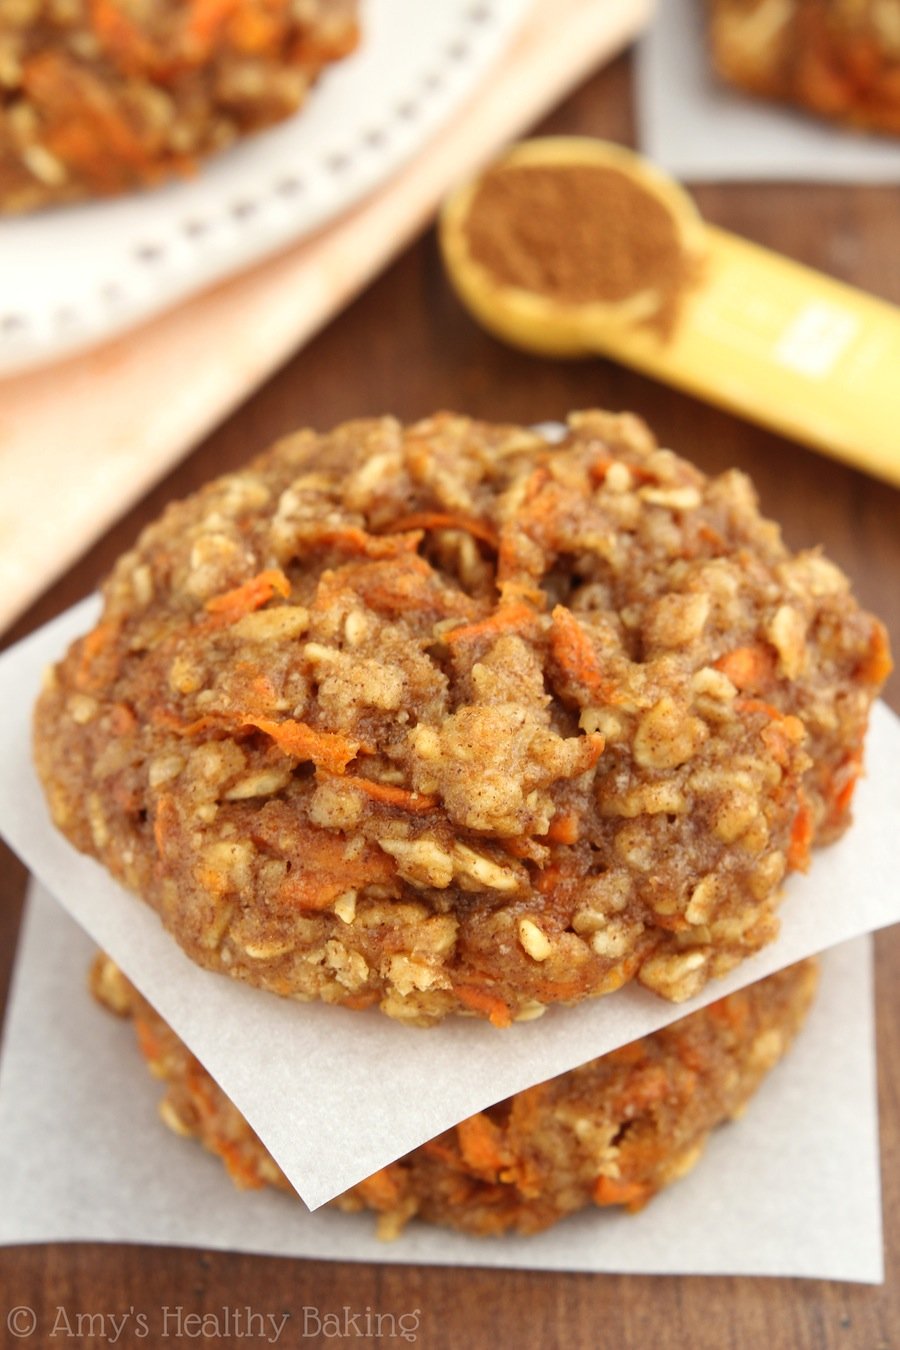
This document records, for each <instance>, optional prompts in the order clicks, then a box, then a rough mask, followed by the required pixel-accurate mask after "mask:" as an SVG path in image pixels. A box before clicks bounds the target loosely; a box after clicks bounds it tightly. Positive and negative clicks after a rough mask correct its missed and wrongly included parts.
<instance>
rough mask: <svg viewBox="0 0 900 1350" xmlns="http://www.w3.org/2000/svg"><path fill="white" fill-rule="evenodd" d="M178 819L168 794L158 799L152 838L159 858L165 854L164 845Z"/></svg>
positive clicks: (173, 802) (172, 801) (173, 801)
mask: <svg viewBox="0 0 900 1350" xmlns="http://www.w3.org/2000/svg"><path fill="white" fill-rule="evenodd" d="M177 819H178V811H177V809H176V807H175V798H174V797H173V796H171V795H170V794H166V795H165V796H162V797H160V799H159V801H158V802H157V805H156V819H155V820H154V822H153V838H154V840H155V842H156V851H157V853H159V855H160V856H162V854H163V853H164V852H165V848H166V843H167V841H168V838H169V836H170V835H171V833H172V831H173V829H174V828H175V822H176V820H177Z"/></svg>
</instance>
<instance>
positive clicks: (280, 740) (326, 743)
mask: <svg viewBox="0 0 900 1350" xmlns="http://www.w3.org/2000/svg"><path fill="white" fill-rule="evenodd" d="M236 720H237V721H238V722H240V723H241V724H242V725H244V726H249V727H256V729H257V731H262V732H263V733H264V734H265V735H266V736H269V737H271V739H272V740H273V741H274V742H275V744H276V745H277V746H278V749H279V750H281V751H282V752H283V753H284V754H285V755H290V756H291V757H292V758H294V759H303V760H310V761H312V763H313V764H315V765H317V766H318V767H321V768H323V769H327V770H328V772H329V773H334V774H343V772H344V770H345V768H346V767H347V765H348V764H349V763H350V761H351V760H352V759H355V758H356V755H357V753H358V752H359V745H358V743H357V742H355V741H349V740H347V738H346V737H345V736H340V735H338V733H337V732H334V731H317V730H316V729H315V727H311V726H308V725H307V724H306V722H297V721H295V720H294V719H293V718H285V720H284V721H283V722H275V721H273V720H272V719H271V718H269V717H244V716H241V715H238V716H237V718H236Z"/></svg>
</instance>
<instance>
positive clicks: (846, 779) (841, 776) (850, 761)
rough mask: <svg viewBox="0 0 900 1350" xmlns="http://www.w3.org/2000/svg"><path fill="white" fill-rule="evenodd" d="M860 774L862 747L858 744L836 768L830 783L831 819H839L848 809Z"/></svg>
mask: <svg viewBox="0 0 900 1350" xmlns="http://www.w3.org/2000/svg"><path fill="white" fill-rule="evenodd" d="M861 774H862V747H861V746H860V747H859V748H858V749H857V750H854V752H853V754H851V755H848V756H847V758H846V759H845V760H844V762H843V764H841V766H840V768H838V769H837V770H836V772H835V774H834V776H833V778H832V781H831V783H830V786H829V795H830V797H831V811H830V813H829V815H830V819H831V820H832V821H835V820H840V818H841V816H843V815H845V814H846V812H847V811H849V809H850V803H851V802H852V801H853V793H854V792H855V790H856V784H857V783H858V782H859V779H860V775H861Z"/></svg>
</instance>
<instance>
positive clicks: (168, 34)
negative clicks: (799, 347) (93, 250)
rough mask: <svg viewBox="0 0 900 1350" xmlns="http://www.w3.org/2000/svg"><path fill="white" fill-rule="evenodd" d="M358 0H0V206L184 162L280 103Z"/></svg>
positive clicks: (97, 187)
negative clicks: (0, 2)
mask: <svg viewBox="0 0 900 1350" xmlns="http://www.w3.org/2000/svg"><path fill="white" fill-rule="evenodd" d="M356 8H357V6H356V0H3V5H2V6H0V213H2V212H7V213H12V212H22V211H30V210H34V209H36V208H37V207H42V206H50V205H55V204H58V203H61V202H70V201H75V200H77V199H79V198H83V197H106V196H111V195H114V194H117V193H121V192H129V191H131V190H133V189H135V188H141V187H148V186H152V185H153V184H156V183H159V182H162V181H163V180H165V179H167V178H171V177H172V176H173V175H177V174H186V173H192V172H193V171H194V170H195V169H196V167H197V164H198V162H199V161H200V160H202V159H204V158H205V157H206V156H208V155H210V154H213V153H214V152H216V151H218V150H222V149H224V148H225V146H228V145H231V144H232V142H233V141H235V140H236V139H237V138H238V137H240V136H244V135H246V134H247V133H248V132H251V131H255V130H257V129H258V128H260V127H264V126H268V125H269V124H270V123H273V122H278V121H281V120H282V119H283V118H285V117H288V116H290V114H291V113H293V112H295V111H296V109H297V108H299V107H300V105H301V104H302V103H303V101H304V99H305V98H306V95H307V94H308V92H309V90H310V88H311V86H312V84H313V82H314V81H315V79H316V77H317V76H318V74H319V72H320V71H321V70H322V69H323V67H324V66H326V65H328V64H329V62H332V61H336V60H339V59H340V58H341V57H343V56H346V55H347V53H348V52H350V51H352V50H353V48H354V47H355V45H356V42H357V36H358V30H357V24H356Z"/></svg>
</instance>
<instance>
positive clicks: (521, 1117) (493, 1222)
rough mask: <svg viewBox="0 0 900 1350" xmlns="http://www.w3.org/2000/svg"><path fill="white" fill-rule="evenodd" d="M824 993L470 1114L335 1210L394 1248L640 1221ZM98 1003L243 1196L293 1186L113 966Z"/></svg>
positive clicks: (786, 987)
mask: <svg viewBox="0 0 900 1350" xmlns="http://www.w3.org/2000/svg"><path fill="white" fill-rule="evenodd" d="M815 986H816V966H815V962H813V961H804V962H802V963H801V964H800V965H796V966H792V967H790V968H789V969H787V970H782V971H780V972H779V973H778V974H776V975H770V976H769V977H768V979H765V980H762V981H760V982H759V983H758V984H753V985H749V986H748V987H747V988H746V989H743V990H741V991H740V992H739V993H736V994H730V995H729V996H728V997H727V998H724V999H720V1000H719V1002H718V1003H713V1004H710V1005H709V1006H708V1007H706V1008H703V1009H701V1010H700V1011H699V1012H695V1013H692V1014H691V1015H690V1016H689V1017H685V1018H683V1019H682V1020H681V1021H679V1022H675V1023H673V1024H672V1025H671V1026H669V1027H666V1028H665V1029H664V1030H662V1031H657V1032H654V1033H653V1035H651V1036H646V1037H644V1038H643V1039H641V1040H639V1041H634V1042H632V1043H631V1044H630V1045H626V1046H623V1047H622V1049H621V1050H616V1051H613V1052H612V1053H611V1054H608V1055H604V1056H603V1057H602V1058H601V1059H595V1060H592V1061H591V1062H590V1063H588V1064H585V1065H582V1067H581V1068H579V1069H574V1070H572V1071H570V1072H569V1073H564V1074H561V1075H560V1076H559V1077H558V1078H553V1079H550V1080H549V1081H548V1082H546V1083H541V1084H539V1085H538V1086H537V1087H533V1088H529V1089H528V1090H527V1091H525V1092H519V1093H517V1094H516V1095H515V1096H514V1097H510V1098H509V1099H507V1100H506V1101H503V1102H500V1103H498V1104H497V1105H496V1106H492V1107H489V1108H488V1109H487V1110H486V1111H482V1112H479V1113H478V1114H477V1115H475V1116H470V1117H469V1118H468V1119H467V1120H464V1121H463V1122H462V1123H461V1124H459V1125H457V1126H455V1127H454V1128H453V1129H450V1130H446V1131H445V1132H444V1133H443V1134H442V1135H439V1136H438V1138H436V1139H433V1140H431V1141H430V1142H429V1143H427V1144H423V1145H421V1146H420V1147H419V1148H417V1149H414V1150H413V1152H412V1153H409V1154H407V1155H406V1156H405V1157H404V1158H401V1159H400V1160H399V1161H398V1162H395V1163H391V1164H390V1165H389V1166H387V1167H384V1168H382V1169H381V1170H380V1171H379V1172H376V1173H375V1174H374V1175H373V1176H371V1177H368V1178H367V1179H366V1180H365V1181H363V1182H361V1183H360V1184H359V1185H357V1186H354V1187H353V1189H352V1190H350V1191H347V1192H346V1194H344V1195H342V1196H340V1197H339V1198H338V1199H337V1200H336V1201H334V1202H333V1203H334V1204H336V1205H337V1206H338V1207H339V1208H341V1209H344V1210H350V1211H353V1210H360V1209H372V1210H375V1211H376V1212H377V1213H378V1214H379V1221H378V1232H379V1236H381V1237H385V1238H391V1237H394V1236H396V1235H397V1233H398V1232H399V1231H400V1229H401V1228H402V1227H403V1225H404V1224H405V1223H406V1222H407V1220H409V1219H410V1218H412V1217H413V1216H418V1217H419V1218H421V1219H424V1220H426V1221H427V1222H429V1223H438V1224H446V1225H449V1226H450V1227H452V1228H460V1229H463V1230H464V1231H465V1232H469V1233H474V1234H477V1235H479V1236H494V1235H497V1234H500V1233H503V1232H506V1231H509V1230H512V1231H516V1232H520V1233H536V1232H539V1231H540V1230H541V1229H543V1228H547V1227H549V1226H550V1225H551V1224H553V1223H555V1222H556V1221H557V1220H558V1219H561V1218H564V1217H565V1215H567V1214H570V1213H572V1212H574V1211H575V1210H578V1209H582V1208H584V1207H585V1206H586V1205H589V1204H591V1203H594V1204H597V1205H601V1206H607V1205H624V1206H626V1207H627V1208H628V1209H631V1210H636V1209H640V1208H641V1207H642V1206H643V1205H644V1204H646V1202H647V1201H648V1200H649V1199H650V1198H651V1197H652V1196H653V1195H655V1193H656V1192H657V1191H658V1190H660V1189H661V1188H662V1187H663V1186H665V1185H667V1184H668V1183H669V1182H671V1181H674V1180H676V1179H677V1178H679V1177H681V1176H683V1175H684V1174H685V1173H686V1172H688V1171H689V1170H690V1169H691V1168H692V1167H693V1166H694V1164H695V1163H696V1162H697V1160H698V1158H699V1157H700V1155H701V1154H702V1152H703V1148H704V1146H705V1144H706V1141H707V1137H708V1135H709V1133H710V1131H711V1130H713V1129H714V1128H715V1126H716V1125H718V1124H720V1123H721V1122H723V1121H726V1120H729V1119H730V1118H731V1117H733V1116H736V1115H738V1114H740V1113H741V1112H742V1110H743V1108H744V1106H745V1104H746V1103H747V1101H748V1099H749V1098H750V1097H751V1096H752V1095H753V1093H754V1092H755V1091H756V1089H757V1087H758V1086H759V1084H760V1082H761V1081H762V1079H763V1078H764V1077H765V1075H766V1074H767V1073H768V1071H769V1070H770V1069H771V1068H772V1067H773V1066H774V1065H775V1064H776V1063H777V1062H778V1060H779V1059H781V1057H782V1055H783V1054H784V1052H785V1051H786V1050H787V1048H788V1047H789V1045H790V1043H791V1041H792V1040H793V1037H794V1035H795V1034H796V1032H797V1031H798V1030H799V1028H800V1026H801V1025H802V1023H803V1020H804V1018H805V1016H806V1012H807V1009H808V1007H809V1004H810V1001H811V999H812V997H813V993H814V991H815ZM93 987H94V992H95V993H96V994H97V996H98V997H99V998H100V999H101V1001H102V1002H104V1003H105V1004H106V1005H107V1006H108V1007H110V1008H111V1009H112V1010H113V1011H115V1012H117V1013H119V1014H120V1015H123V1016H129V1017H132V1018H133V1019H134V1024H135V1029H136V1031H137V1035H138V1040H139V1043H140V1046H141V1049H142V1051H143V1052H144V1055H145V1056H146V1058H147V1060H148V1063H149V1065H150V1068H151V1069H152V1071H153V1073H154V1075H155V1076H156V1077H157V1078H161V1079H162V1080H163V1082H164V1083H165V1096H164V1097H163V1100H162V1102H161V1104H160V1114H161V1116H162V1118H163V1120H164V1121H165V1123H166V1124H167V1125H168V1126H169V1127H170V1129H172V1130H174V1131H175V1132H176V1133H177V1134H181V1135H185V1136H193V1137H194V1138H197V1139H199V1140H200V1141H201V1143H203V1144H204V1145H205V1146H206V1147H207V1148H208V1149H210V1150H211V1151H212V1152H213V1153H216V1154H218V1156H219V1157H221V1159H222V1160H223V1162H224V1163H225V1166H226V1167H227V1169H228V1172H229V1174H230V1176H231V1178H232V1180H233V1181H234V1183H235V1184H236V1185H237V1186H240V1187H258V1186H264V1185H272V1186H278V1187H280V1188H281V1189H283V1190H287V1191H290V1190H291V1186H290V1183H289V1182H288V1180H287V1178H286V1177H285V1176H284V1174H283V1173H282V1172H281V1170H280V1168H279V1167H278V1165H277V1164H276V1163H275V1161H274V1160H273V1159H272V1158H271V1157H270V1155H269V1154H268V1153H267V1152H266V1150H265V1148H264V1147H263V1145H262V1143H261V1142H260V1140H259V1139H258V1138H257V1136H256V1135H255V1134H254V1133H253V1131H252V1130H251V1129H250V1126H249V1125H248V1124H247V1122H246V1120H244V1118H243V1116H242V1115H241V1114H240V1113H239V1112H238V1110H237V1108H236V1107H235V1106H233V1105H232V1103H231V1102H230V1101H229V1099H228V1098H227V1097H226V1096H225V1094H224V1093H223V1092H222V1090H221V1088H219V1086H218V1085H217V1084H216V1083H215V1082H214V1080H213V1079H212V1078H210V1076H209V1074H208V1073H207V1072H206V1070H205V1069H204V1068H203V1066H202V1065H201V1064H200V1063H199V1061H198V1060H196V1059H195V1058H194V1057H193V1055H191V1053H190V1051H189V1050H188V1049H187V1047H186V1046H185V1045H184V1044H183V1043H182V1042H181V1041H180V1040H179V1039H178V1037H177V1036H176V1035H175V1033H174V1032H173V1031H172V1029H171V1028H170V1027H169V1026H167V1024H166V1023H165V1022H164V1021H163V1020H162V1018H161V1017H160V1016H159V1015H158V1014H157V1013H156V1012H155V1011H154V1010H153V1008H151V1007H150V1005H149V1004H148V1003H147V1002H146V1001H145V1000H144V999H142V998H141V996H140V995H139V994H138V993H137V992H136V990H134V989H133V988H132V986H131V985H130V984H129V983H128V982H127V980H126V979H125V977H124V976H123V975H122V973H121V972H120V971H119V970H118V968H117V967H116V966H115V965H114V964H113V963H112V961H110V960H109V958H108V957H100V958H98V960H97V962H96V964H95V967H94V971H93Z"/></svg>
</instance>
